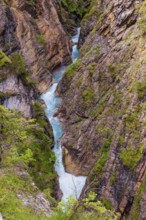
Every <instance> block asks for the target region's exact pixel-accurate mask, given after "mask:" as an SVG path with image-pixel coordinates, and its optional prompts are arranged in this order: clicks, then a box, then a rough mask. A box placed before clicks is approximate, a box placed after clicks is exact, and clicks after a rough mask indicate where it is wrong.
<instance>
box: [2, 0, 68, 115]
mask: <svg viewBox="0 0 146 220" xmlns="http://www.w3.org/2000/svg"><path fill="white" fill-rule="evenodd" d="M54 3H55V2H54V1H51V0H50V1H46V0H43V1H39V0H38V1H37V3H35V4H33V3H32V4H31V3H30V2H29V1H21V0H17V1H10V3H8V5H4V4H3V3H1V4H0V16H1V24H0V49H1V50H2V51H3V52H5V53H6V54H7V55H8V56H9V57H10V58H11V56H12V55H13V53H15V52H17V53H19V54H21V56H22V57H23V58H24V61H25V63H26V67H27V69H28V71H29V77H30V79H31V80H32V81H34V82H35V85H36V86H35V89H34V88H31V89H29V88H28V86H26V85H24V82H23V81H22V80H19V82H18V83H17V82H16V81H17V78H18V77H17V76H16V77H15V76H14V77H13V80H12V84H13V85H14V83H13V81H15V85H14V86H15V88H12V86H11V88H8V86H7V84H8V81H10V80H11V77H10V78H9V75H12V74H15V71H14V72H13V73H12V72H11V71H10V74H8V76H7V80H5V81H3V82H2V83H0V91H2V92H5V93H6V92H9V91H8V90H9V89H10V90H11V92H12V97H10V98H9V99H8V98H7V99H6V98H5V102H4V105H5V106H6V107H8V108H12V109H19V110H20V111H21V112H22V109H24V111H25V114H24V116H28V117H29V118H30V117H31V107H30V104H31V101H30V100H32V97H33V96H34V95H33V93H35V95H37V93H38V92H39V93H42V92H44V91H46V90H47V89H48V87H49V85H50V84H51V81H52V74H51V72H52V70H53V69H54V68H55V67H56V66H58V65H59V64H61V63H69V62H70V60H71V58H70V53H71V49H70V38H69V37H68V35H67V34H66V32H65V31H64V29H63V27H62V24H61V23H60V21H59V18H58V14H57V11H56V8H55V5H54ZM16 65H17V64H16ZM18 65H19V63H18ZM14 78H16V79H15V80H14ZM20 81H22V82H20ZM5 83H6V85H5ZM9 84H10V83H9ZM22 84H23V85H22ZM16 87H18V88H17V94H18V95H15V97H14V93H15V92H16V91H15V90H16ZM22 87H23V88H22ZM7 89H8V90H7ZM21 89H22V94H21V92H20V91H21ZM18 90H19V91H18ZM24 90H25V91H24ZM21 105H22V106H21ZM28 105H29V106H28Z"/></svg>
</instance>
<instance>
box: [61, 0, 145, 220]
mask: <svg viewBox="0 0 146 220" xmlns="http://www.w3.org/2000/svg"><path fill="white" fill-rule="evenodd" d="M93 7H94V8H92V9H91V11H90V12H89V14H88V15H86V17H85V18H84V19H83V21H82V30H81V39H80V46H81V45H82V43H83V42H84V44H83V45H82V46H81V50H80V58H79V59H78V61H77V62H76V63H75V64H73V66H72V71H67V72H66V73H65V76H64V78H63V79H62V81H61V83H60V84H59V86H58V93H59V94H60V95H61V96H62V97H63V103H62V106H61V108H60V111H59V113H58V114H59V115H60V118H61V120H62V122H63V126H64V131H65V133H64V135H63V138H62V145H63V147H64V148H65V149H67V150H65V151H64V152H65V155H64V161H65V165H66V170H67V171H68V172H74V173H75V174H76V175H88V178H87V182H86V185H85V187H84V190H83V193H82V197H84V196H86V195H87V193H88V192H89V191H95V192H96V193H97V194H98V197H99V198H101V199H102V200H103V201H104V202H105V201H106V202H105V203H107V201H108V203H110V204H111V205H112V206H113V207H114V209H116V210H117V211H120V212H121V214H122V216H123V219H128V220H134V219H145V218H146V216H145V211H144V210H145V209H146V207H145V202H144V201H145V199H144V198H145V194H144V189H145V171H146V158H145V153H146V127H145V123H146V122H145V121H146V109H145V101H146V84H145V82H146V72H145V68H146V65H145V52H146V50H145V48H146V47H145V45H146V41H145V12H146V6H145V1H144V2H143V1H135V0H129V1H108V0H105V1H98V2H93ZM68 161H72V163H73V164H72V165H71V166H70V165H69V164H70V163H69V162H68ZM140 192H141V193H140Z"/></svg>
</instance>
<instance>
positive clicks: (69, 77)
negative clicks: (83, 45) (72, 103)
mask: <svg viewBox="0 0 146 220" xmlns="http://www.w3.org/2000/svg"><path fill="white" fill-rule="evenodd" d="M81 64H82V61H81V59H78V60H77V61H76V62H74V63H73V64H71V65H70V66H69V67H68V68H67V70H66V71H65V73H64V78H63V79H65V80H67V81H71V80H72V78H73V77H74V74H75V72H76V71H77V70H78V68H79V67H80V66H81Z"/></svg>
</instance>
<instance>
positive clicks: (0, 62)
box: [0, 51, 11, 68]
mask: <svg viewBox="0 0 146 220" xmlns="http://www.w3.org/2000/svg"><path fill="white" fill-rule="evenodd" d="M9 63H11V60H10V59H9V58H8V57H7V55H6V54H5V53H4V52H2V51H0V68H2V67H4V66H6V65H7V64H9Z"/></svg>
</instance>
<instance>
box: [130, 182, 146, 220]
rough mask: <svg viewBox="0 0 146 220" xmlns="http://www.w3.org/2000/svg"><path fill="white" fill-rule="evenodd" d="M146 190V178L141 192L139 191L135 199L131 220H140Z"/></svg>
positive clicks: (140, 189)
mask: <svg viewBox="0 0 146 220" xmlns="http://www.w3.org/2000/svg"><path fill="white" fill-rule="evenodd" d="M145 188H146V178H145V179H144V182H143V183H141V185H140V187H139V190H138V193H137V195H135V197H134V202H133V209H132V211H131V213H130V216H131V219H134V220H139V217H140V210H141V207H140V201H141V199H142V196H143V194H144V191H145Z"/></svg>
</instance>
